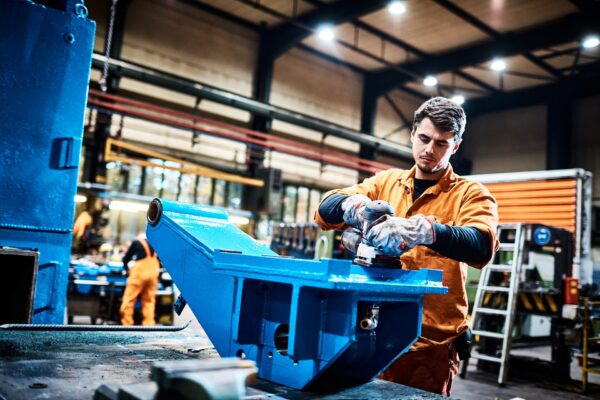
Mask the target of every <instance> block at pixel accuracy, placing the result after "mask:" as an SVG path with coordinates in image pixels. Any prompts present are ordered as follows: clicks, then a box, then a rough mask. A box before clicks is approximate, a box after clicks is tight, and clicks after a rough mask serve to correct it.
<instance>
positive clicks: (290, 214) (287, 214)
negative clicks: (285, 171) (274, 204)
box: [283, 186, 298, 222]
mask: <svg viewBox="0 0 600 400" xmlns="http://www.w3.org/2000/svg"><path fill="white" fill-rule="evenodd" d="M297 192H298V189H297V188H296V187H295V186H286V187H285V190H284V198H283V222H295V221H296V199H297Z"/></svg>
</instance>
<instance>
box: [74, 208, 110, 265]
mask: <svg viewBox="0 0 600 400" xmlns="http://www.w3.org/2000/svg"><path fill="white" fill-rule="evenodd" d="M107 211H108V201H107V200H106V199H101V198H93V197H90V198H88V204H87V208H86V210H84V211H82V212H81V213H80V214H79V215H78V216H77V218H76V219H75V223H74V224H73V245H72V249H73V252H74V253H77V254H89V253H91V252H93V251H98V250H99V247H100V246H101V245H102V244H103V243H104V237H103V236H104V235H103V231H104V230H105V229H106V227H107V225H108V218H106V217H105V216H104V215H105V213H106V212H107Z"/></svg>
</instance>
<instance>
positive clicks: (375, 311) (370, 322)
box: [359, 304, 379, 331]
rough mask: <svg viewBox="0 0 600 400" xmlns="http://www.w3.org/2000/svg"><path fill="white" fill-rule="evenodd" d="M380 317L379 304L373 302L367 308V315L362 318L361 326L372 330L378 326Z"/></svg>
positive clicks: (366, 329)
mask: <svg viewBox="0 0 600 400" xmlns="http://www.w3.org/2000/svg"><path fill="white" fill-rule="evenodd" d="M378 319H379V305H376V304H373V305H372V306H370V307H369V308H368V309H367V315H366V316H365V317H364V318H363V319H362V320H360V323H359V325H360V328H361V329H363V330H365V331H372V330H374V329H375V328H377V322H378Z"/></svg>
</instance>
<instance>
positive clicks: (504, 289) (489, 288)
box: [481, 286, 510, 293]
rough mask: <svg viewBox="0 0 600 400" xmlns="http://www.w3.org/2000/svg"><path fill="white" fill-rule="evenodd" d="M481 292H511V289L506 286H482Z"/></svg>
mask: <svg viewBox="0 0 600 400" xmlns="http://www.w3.org/2000/svg"><path fill="white" fill-rule="evenodd" d="M481 290H485V291H486V292H504V293H508V292H510V288H509V287H505V286H482V287H481Z"/></svg>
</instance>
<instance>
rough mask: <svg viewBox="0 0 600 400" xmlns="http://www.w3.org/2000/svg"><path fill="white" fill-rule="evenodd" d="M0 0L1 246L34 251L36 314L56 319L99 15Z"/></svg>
mask: <svg viewBox="0 0 600 400" xmlns="http://www.w3.org/2000/svg"><path fill="white" fill-rule="evenodd" d="M1 3H2V4H1V6H0V66H1V67H0V246H2V247H14V248H18V249H33V250H37V251H38V252H39V256H38V258H37V264H38V265H37V282H36V285H35V286H36V287H35V296H34V303H33V318H32V322H34V323H62V322H63V320H64V308H65V303H66V288H67V281H68V269H69V257H70V247H71V228H72V226H73V213H74V208H75V204H74V196H75V193H76V189H77V188H76V185H77V168H78V166H79V156H80V152H81V139H82V134H83V118H84V112H85V104H86V98H87V89H88V81H89V75H90V65H91V55H92V48H93V41H94V32H95V23H94V22H93V21H90V20H89V19H87V10H86V8H85V6H84V4H83V1H82V0H56V1H47V2H45V3H48V4H51V5H52V7H50V6H48V7H47V6H44V5H41V4H38V3H35V2H32V1H27V0H2V2H1ZM0 264H2V265H0V266H1V267H3V270H2V271H1V272H2V274H3V280H5V285H3V289H2V290H3V291H10V290H13V289H14V288H13V287H11V285H15V284H19V282H18V280H17V279H15V280H14V281H13V282H11V281H10V280H8V279H5V278H6V277H7V276H13V277H16V276H18V273H14V274H12V275H9V272H8V271H9V270H10V269H11V268H18V266H14V265H12V264H11V265H8V264H9V263H8V262H0ZM15 265H16V264H15ZM4 306H5V305H4ZM10 306H12V307H16V306H17V305H16V304H12V305H10Z"/></svg>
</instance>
